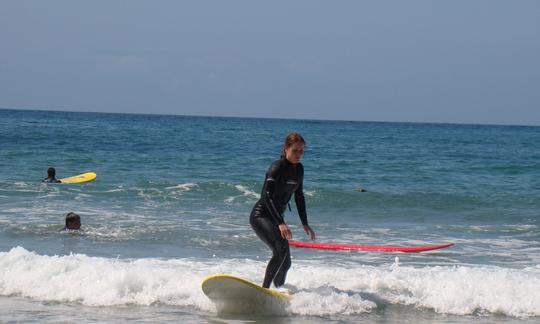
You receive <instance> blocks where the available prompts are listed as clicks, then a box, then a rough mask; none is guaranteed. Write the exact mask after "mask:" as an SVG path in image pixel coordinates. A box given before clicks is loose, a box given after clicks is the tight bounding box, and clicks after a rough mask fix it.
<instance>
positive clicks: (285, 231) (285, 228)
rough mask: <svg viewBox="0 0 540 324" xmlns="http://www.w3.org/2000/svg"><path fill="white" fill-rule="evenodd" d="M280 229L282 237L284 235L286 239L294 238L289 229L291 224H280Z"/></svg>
mask: <svg viewBox="0 0 540 324" xmlns="http://www.w3.org/2000/svg"><path fill="white" fill-rule="evenodd" d="M279 231H280V232H281V237H283V238H284V239H286V240H290V239H292V232H291V230H290V229H289V226H287V224H285V223H283V224H280V225H279Z"/></svg>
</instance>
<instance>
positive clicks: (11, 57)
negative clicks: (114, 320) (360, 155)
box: [0, 0, 540, 126]
mask: <svg viewBox="0 0 540 324" xmlns="http://www.w3.org/2000/svg"><path fill="white" fill-rule="evenodd" d="M0 108H6V109H41V110H67V111H94V112H116V113H150V114H175V115H199V116H238V117H265V118H299V119H323V120H359V121H399V122H437V123H480V124H512V125H536V126H540V1H537V0H529V1H527V0H515V1H512V0H505V1H500V0H452V1H435V0H430V1H418V0H409V1H403V0H388V1H384V0H373V1H362V0H354V1H346V0H338V1H329V0H326V1H321V0H298V1H295V0H288V1H257V0H244V1H237V0H229V1H225V0H220V1H205V0H197V1H191V0H185V1H181V0H171V1H167V0H159V1H139V0H126V1H118V0H107V1H103V0H94V1H73V0H50V1H42V0H35V1H33V0H2V1H0Z"/></svg>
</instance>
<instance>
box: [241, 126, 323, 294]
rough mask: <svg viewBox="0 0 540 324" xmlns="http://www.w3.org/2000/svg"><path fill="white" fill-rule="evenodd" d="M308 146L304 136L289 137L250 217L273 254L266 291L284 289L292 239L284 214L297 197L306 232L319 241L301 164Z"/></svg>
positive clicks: (253, 226) (268, 172)
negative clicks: (308, 208) (311, 219)
mask: <svg viewBox="0 0 540 324" xmlns="http://www.w3.org/2000/svg"><path fill="white" fill-rule="evenodd" d="M304 145H305V141H304V139H303V138H302V136H301V135H300V134H298V133H290V134H289V135H287V137H286V138H285V143H284V144H283V151H282V156H281V159H280V160H276V161H274V162H273V163H272V165H270V168H269V169H268V171H267V172H266V177H265V180H264V184H263V189H262V192H261V198H260V199H259V201H257V203H256V204H255V206H254V207H253V210H252V211H251V215H250V217H249V223H250V224H251V227H252V228H253V230H254V231H255V233H256V234H257V236H258V237H259V238H260V239H261V240H262V241H263V242H264V243H265V244H266V245H267V246H268V247H269V248H270V249H271V250H272V258H271V259H270V262H268V266H267V267H266V273H265V276H264V280H263V284H262V286H263V287H264V288H270V284H271V283H272V282H274V285H275V286H276V287H280V286H282V285H283V284H284V283H285V278H286V276H287V271H288V270H289V268H290V267H291V255H290V251H289V241H288V240H290V239H292V233H291V230H290V229H289V226H288V225H287V224H286V223H285V220H284V219H283V213H284V212H285V209H286V207H287V205H288V203H289V200H290V199H291V196H292V195H293V194H294V200H295V202H296V209H297V210H298V215H299V216H300V221H301V222H302V225H303V226H304V231H305V232H306V233H307V234H308V235H309V237H310V238H311V239H312V240H314V239H315V232H314V231H313V230H312V229H311V227H310V226H309V225H308V220H307V212H306V203H305V198H304V191H303V181H304V167H303V165H302V163H300V160H301V159H302V156H303V155H304ZM289 208H290V207H289Z"/></svg>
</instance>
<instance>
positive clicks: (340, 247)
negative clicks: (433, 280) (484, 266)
mask: <svg viewBox="0 0 540 324" xmlns="http://www.w3.org/2000/svg"><path fill="white" fill-rule="evenodd" d="M289 245H290V246H295V247H302V248H311V249H321V250H335V251H372V252H407V253H411V252H424V251H431V250H437V249H443V248H447V247H450V246H453V245H454V243H448V244H441V245H424V246H390V245H357V244H344V243H314V242H298V241H289Z"/></svg>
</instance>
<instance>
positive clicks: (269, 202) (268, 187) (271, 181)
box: [263, 163, 285, 225]
mask: <svg viewBox="0 0 540 324" xmlns="http://www.w3.org/2000/svg"><path fill="white" fill-rule="evenodd" d="M279 172H280V164H279V163H272V165H271V166H270V169H268V172H267V173H266V180H265V184H264V190H263V199H264V204H265V205H266V208H267V209H268V210H269V211H270V215H271V216H272V218H273V219H274V220H275V221H276V222H277V223H278V224H279V225H281V224H284V223H285V220H284V219H283V215H281V214H280V213H279V211H278V209H277V208H276V204H275V203H274V200H273V199H272V197H273V195H274V192H275V190H276V181H277V179H278V176H279Z"/></svg>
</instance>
